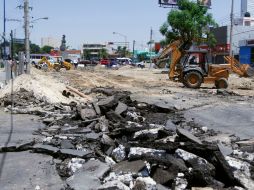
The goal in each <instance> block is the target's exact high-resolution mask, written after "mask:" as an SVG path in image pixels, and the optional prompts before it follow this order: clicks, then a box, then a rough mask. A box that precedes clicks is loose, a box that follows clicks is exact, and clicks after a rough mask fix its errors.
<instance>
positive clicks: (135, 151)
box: [128, 147, 166, 159]
mask: <svg viewBox="0 0 254 190" xmlns="http://www.w3.org/2000/svg"><path fill="white" fill-rule="evenodd" d="M165 153H166V151H165V150H156V149H151V148H142V147H131V148H130V152H129V154H128V158H129V159H135V158H138V157H140V156H142V155H146V154H150V155H159V156H160V155H162V154H165Z"/></svg>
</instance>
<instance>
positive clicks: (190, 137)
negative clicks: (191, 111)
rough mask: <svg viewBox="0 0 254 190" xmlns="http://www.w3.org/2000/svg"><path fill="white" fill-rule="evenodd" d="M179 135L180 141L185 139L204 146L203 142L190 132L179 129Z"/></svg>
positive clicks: (177, 130)
mask: <svg viewBox="0 0 254 190" xmlns="http://www.w3.org/2000/svg"><path fill="white" fill-rule="evenodd" d="M176 132H177V135H178V136H179V138H180V139H182V138H183V139H184V140H187V141H191V142H194V143H197V144H202V142H201V140H199V139H198V138H197V137H195V136H194V135H193V134H191V133H190V132H189V131H187V130H185V129H182V128H179V127H178V128H177V129H176Z"/></svg>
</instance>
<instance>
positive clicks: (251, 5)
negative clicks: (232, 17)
mask: <svg viewBox="0 0 254 190" xmlns="http://www.w3.org/2000/svg"><path fill="white" fill-rule="evenodd" d="M246 12H249V13H250V15H251V17H254V0H241V16H242V17H244V14H245V13H246Z"/></svg>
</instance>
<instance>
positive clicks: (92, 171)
mask: <svg viewBox="0 0 254 190" xmlns="http://www.w3.org/2000/svg"><path fill="white" fill-rule="evenodd" d="M81 170H82V172H85V173H86V174H89V175H91V176H94V177H97V178H99V179H102V178H103V177H104V175H105V174H106V173H107V172H108V171H109V170H110V167H109V166H108V165H107V164H106V163H103V162H101V161H99V160H89V161H87V162H86V163H84V165H83V167H82V169H81Z"/></svg>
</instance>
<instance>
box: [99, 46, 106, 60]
mask: <svg viewBox="0 0 254 190" xmlns="http://www.w3.org/2000/svg"><path fill="white" fill-rule="evenodd" d="M107 57H108V52H107V50H106V49H105V48H102V49H101V50H100V51H99V58H103V59H105V58H107Z"/></svg>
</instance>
